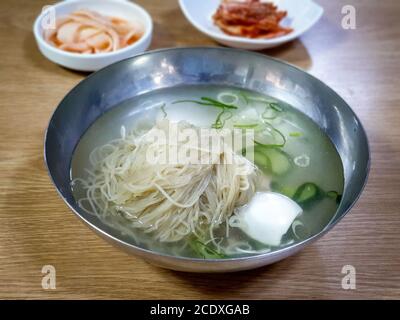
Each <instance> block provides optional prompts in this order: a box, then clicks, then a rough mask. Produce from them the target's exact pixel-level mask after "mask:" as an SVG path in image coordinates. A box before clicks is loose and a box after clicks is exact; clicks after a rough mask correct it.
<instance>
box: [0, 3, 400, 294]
mask: <svg viewBox="0 0 400 320" xmlns="http://www.w3.org/2000/svg"><path fill="white" fill-rule="evenodd" d="M138 2H139V3H140V4H142V5H143V6H144V7H145V8H146V9H147V10H148V11H149V12H150V14H151V15H152V16H153V19H154V23H155V29H154V40H153V43H152V46H151V48H152V49H156V48H161V47H175V46H204V45H207V46H214V45H217V44H216V43H214V42H213V41H212V40H210V39H208V38H207V37H205V36H204V35H202V34H201V33H199V32H197V31H196V30H195V29H194V28H193V27H192V26H191V25H190V24H189V23H188V22H187V21H186V19H185V18H184V17H183V15H182V13H181V11H180V9H179V7H178V4H177V1H176V0H146V1H145V0H141V1H138ZM318 2H319V3H321V4H322V5H323V6H324V8H325V14H324V16H323V18H322V19H321V20H320V21H319V22H318V25H317V26H315V27H314V28H313V29H312V30H310V31H309V32H308V33H307V34H306V35H304V36H303V37H301V38H300V40H296V41H294V42H292V43H290V44H287V45H284V46H282V47H280V48H277V49H273V50H269V51H265V54H266V55H271V56H274V57H278V58H280V59H284V60H287V61H289V62H290V63H293V64H295V65H298V66H300V67H302V68H304V69H306V70H307V71H308V72H310V73H311V74H313V75H315V76H316V77H318V78H320V79H321V80H322V81H324V82H326V83H327V84H328V85H329V86H331V87H332V88H334V89H335V90H336V91H337V92H338V93H339V94H340V95H341V96H342V97H344V98H345V99H346V100H347V101H348V103H349V104H350V105H351V106H352V107H353V108H354V110H355V111H356V113H357V114H358V115H359V116H360V118H361V120H362V122H363V124H364V125H365V128H366V130H367V133H368V135H369V139H370V144H371V150H372V168H371V173H370V177H369V182H368V185H367V187H366V189H365V191H364V193H363V194H362V196H361V198H360V200H359V201H358V202H357V204H356V205H355V207H354V208H353V209H352V211H351V213H350V214H349V215H347V216H346V217H345V218H344V219H343V221H342V222H340V224H339V225H337V226H336V227H335V228H334V230H332V231H331V232H329V234H328V235H326V236H325V237H323V238H322V239H321V240H320V241H318V242H317V243H315V244H314V245H312V246H310V247H308V248H306V249H305V250H304V251H302V252H301V253H299V254H297V255H295V256H293V257H291V258H289V259H286V260H284V261H282V262H279V263H276V264H274V265H272V266H268V267H264V268H261V269H258V270H253V271H248V272H240V273H236V274H221V275H205V274H188V273H179V272H173V271H169V270H163V269H159V268H157V267H154V266H151V265H149V264H147V263H145V262H144V261H142V260H140V259H137V258H135V257H132V256H129V255H127V254H125V253H123V252H121V251H119V250H117V249H116V248H114V247H112V246H111V245H109V244H108V243H106V242H105V241H103V240H102V239H100V238H98V237H97V236H96V235H95V234H94V233H93V232H92V231H90V230H89V229H88V228H87V227H86V226H84V225H83V224H82V223H81V222H80V221H79V220H78V219H77V218H76V217H75V216H74V215H73V214H72V213H71V211H70V210H69V209H68V208H67V207H66V205H65V204H64V203H63V201H62V200H61V199H60V197H59V196H58V195H57V193H56V191H55V188H54V187H53V185H52V184H51V182H50V179H49V177H48V175H47V172H46V169H45V165H44V161H43V136H44V132H45V129H46V126H47V123H48V121H49V118H50V116H51V114H52V112H53V110H54V108H55V107H56V106H57V104H58V103H59V101H60V100H61V99H62V98H63V97H64V95H65V94H66V93H67V92H68V91H69V90H70V89H71V88H72V87H73V86H74V85H75V84H77V83H78V82H79V81H81V80H82V79H83V78H84V77H85V74H82V73H78V72H73V71H70V70H67V69H64V68H61V67H59V66H57V65H55V64H53V63H51V62H50V61H48V60H47V59H46V58H44V57H43V56H42V55H41V54H40V53H39V51H38V50H37V48H36V44H35V40H34V38H33V35H32V32H31V29H32V23H33V20H34V18H35V16H36V15H37V14H38V13H39V12H40V10H41V7H42V6H43V5H45V4H46V3H47V1H44V0H42V1H41V0H37V1H33V0H29V1H28V0H25V1H23V0H2V1H1V2H0V41H1V42H0V43H1V46H0V111H1V112H0V129H1V130H0V298H79V299H88V298H112V299H114V298H129V299H137V298H143V299H149V298H200V299H206V298H212V299H214V298H221V299H225V298H235V299H241V298H257V299H270V298H272V299H275V298H328V299H333V298H400V250H399V248H400V194H399V193H400V166H399V160H400V89H399V80H400V79H399V75H400V63H399V62H400V40H399V37H400V20H399V16H400V2H399V1H398V0H385V1H372V0H371V1H365V0H364V1H362V0H341V1H330V0H318ZM346 4H352V5H354V6H355V8H356V10H357V29H356V30H344V29H342V28H341V19H342V14H341V8H342V6H343V5H346ZM43 265H54V267H55V268H56V276H57V278H56V279H57V282H56V289H55V290H44V289H42V286H41V281H42V274H41V269H42V266H43ZM344 265H353V266H354V267H355V268H356V272H357V278H356V279H357V282H356V290H343V289H342V287H341V281H342V277H343V276H344V275H343V274H342V273H341V270H342V267H343V266H344Z"/></svg>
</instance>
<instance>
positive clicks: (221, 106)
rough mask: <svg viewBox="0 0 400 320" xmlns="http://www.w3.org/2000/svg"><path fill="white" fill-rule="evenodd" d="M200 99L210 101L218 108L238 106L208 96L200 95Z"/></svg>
mask: <svg viewBox="0 0 400 320" xmlns="http://www.w3.org/2000/svg"><path fill="white" fill-rule="evenodd" d="M201 100H203V101H206V102H209V103H212V104H214V105H215V106H216V107H219V108H227V109H237V108H238V107H236V106H234V105H233V104H226V103H222V102H220V101H218V100H215V99H212V98H208V97H201Z"/></svg>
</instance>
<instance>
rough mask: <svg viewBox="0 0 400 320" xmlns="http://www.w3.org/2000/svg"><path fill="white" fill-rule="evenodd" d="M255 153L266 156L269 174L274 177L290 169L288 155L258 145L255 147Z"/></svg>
mask: <svg viewBox="0 0 400 320" xmlns="http://www.w3.org/2000/svg"><path fill="white" fill-rule="evenodd" d="M255 152H260V153H262V154H263V155H265V156H267V157H268V158H269V160H270V163H271V166H270V168H271V172H272V173H273V174H276V175H283V174H285V173H286V172H288V171H289V169H290V168H291V166H292V165H291V163H290V158H289V155H288V154H287V153H286V152H284V151H282V150H280V149H278V148H267V147H263V146H260V145H256V146H255Z"/></svg>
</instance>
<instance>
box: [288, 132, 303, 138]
mask: <svg viewBox="0 0 400 320" xmlns="http://www.w3.org/2000/svg"><path fill="white" fill-rule="evenodd" d="M302 135H303V133H302V132H298V131H295V132H290V133H289V136H290V137H294V138H298V137H301V136H302Z"/></svg>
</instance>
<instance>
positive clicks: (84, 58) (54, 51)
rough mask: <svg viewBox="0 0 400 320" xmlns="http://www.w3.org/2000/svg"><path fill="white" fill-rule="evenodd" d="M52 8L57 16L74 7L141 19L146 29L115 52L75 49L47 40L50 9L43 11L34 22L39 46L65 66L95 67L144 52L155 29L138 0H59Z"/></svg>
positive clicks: (75, 67) (90, 69) (84, 69)
mask: <svg viewBox="0 0 400 320" xmlns="http://www.w3.org/2000/svg"><path fill="white" fill-rule="evenodd" d="M52 8H54V10H55V16H56V19H57V18H59V17H62V16H65V15H67V14H69V13H71V12H73V11H75V10H79V9H89V10H93V11H97V12H99V13H100V14H103V15H108V16H115V17H119V18H122V19H126V20H130V21H135V22H138V23H139V24H141V25H142V26H143V30H144V33H143V35H142V37H141V38H140V39H139V40H138V41H137V42H135V43H133V44H131V45H129V46H127V47H125V48H122V49H119V50H117V51H114V52H106V53H96V54H81V53H72V52H67V51H63V50H61V49H58V48H56V47H54V46H52V45H51V44H49V43H47V42H46V41H45V39H44V37H43V31H44V25H45V19H48V15H49V11H48V10H46V11H43V12H42V13H41V14H40V15H39V16H38V17H37V18H36V20H35V23H34V25H33V33H34V36H35V39H36V42H37V44H38V47H39V50H40V52H41V53H42V54H43V55H44V56H45V57H46V58H47V59H49V60H51V61H52V62H54V63H57V64H59V65H61V66H64V67H66V68H70V69H74V70H79V71H96V70H99V69H101V68H103V67H105V66H107V65H109V64H112V63H114V62H116V61H120V60H123V59H125V58H129V57H132V56H134V55H136V54H139V53H142V52H144V51H146V49H147V48H148V47H149V45H150V42H151V38H152V32H153V22H152V19H151V17H150V15H149V14H148V13H147V11H146V10H144V9H143V8H142V7H140V6H139V5H137V4H135V3H132V2H129V1H120V0H71V1H63V2H58V3H56V4H54V5H52Z"/></svg>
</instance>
